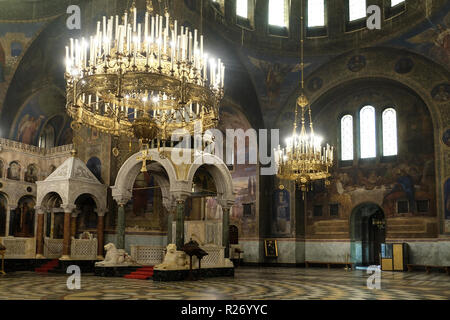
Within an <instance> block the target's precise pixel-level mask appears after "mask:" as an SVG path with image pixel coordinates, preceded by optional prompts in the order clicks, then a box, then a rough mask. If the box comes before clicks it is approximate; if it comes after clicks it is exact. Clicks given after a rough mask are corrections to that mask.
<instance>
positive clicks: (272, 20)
mask: <svg viewBox="0 0 450 320" xmlns="http://www.w3.org/2000/svg"><path fill="white" fill-rule="evenodd" d="M287 12H288V10H287V2H286V1H285V0H269V24H270V25H272V26H279V27H287Z"/></svg>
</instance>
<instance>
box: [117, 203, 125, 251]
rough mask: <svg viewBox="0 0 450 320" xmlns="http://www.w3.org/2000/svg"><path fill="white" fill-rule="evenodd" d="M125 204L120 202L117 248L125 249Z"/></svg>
mask: <svg viewBox="0 0 450 320" xmlns="http://www.w3.org/2000/svg"><path fill="white" fill-rule="evenodd" d="M125 204H126V203H124V202H119V203H118V205H119V207H118V210H117V228H116V233H117V241H116V242H117V243H116V246H117V249H125Z"/></svg>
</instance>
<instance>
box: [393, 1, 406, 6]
mask: <svg viewBox="0 0 450 320" xmlns="http://www.w3.org/2000/svg"><path fill="white" fill-rule="evenodd" d="M402 2H405V0H391V7H395V6H396V5H398V4H400V3H402Z"/></svg>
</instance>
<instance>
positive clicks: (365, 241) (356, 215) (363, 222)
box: [350, 203, 386, 266]
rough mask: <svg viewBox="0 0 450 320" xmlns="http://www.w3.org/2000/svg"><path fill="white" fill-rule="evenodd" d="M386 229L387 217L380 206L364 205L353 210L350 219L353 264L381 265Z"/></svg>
mask: <svg viewBox="0 0 450 320" xmlns="http://www.w3.org/2000/svg"><path fill="white" fill-rule="evenodd" d="M385 227H386V222H385V216H384V212H383V210H382V209H381V207H380V206H378V205H376V204H374V203H363V204H360V205H358V206H357V207H355V208H354V209H353V211H352V215H351V217H350V237H351V258H352V262H354V263H355V264H357V265H363V266H369V265H380V252H381V244H382V243H384V242H385V238H386V232H385Z"/></svg>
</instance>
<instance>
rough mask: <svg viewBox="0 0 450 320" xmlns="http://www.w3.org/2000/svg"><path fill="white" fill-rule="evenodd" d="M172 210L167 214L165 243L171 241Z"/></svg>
mask: <svg viewBox="0 0 450 320" xmlns="http://www.w3.org/2000/svg"><path fill="white" fill-rule="evenodd" d="M172 223H173V210H171V211H170V212H169V214H168V215H167V244H170V243H172Z"/></svg>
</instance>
